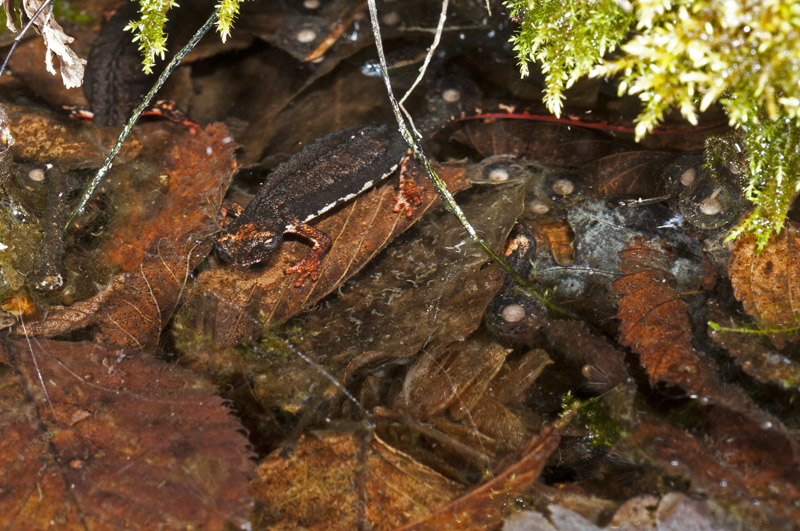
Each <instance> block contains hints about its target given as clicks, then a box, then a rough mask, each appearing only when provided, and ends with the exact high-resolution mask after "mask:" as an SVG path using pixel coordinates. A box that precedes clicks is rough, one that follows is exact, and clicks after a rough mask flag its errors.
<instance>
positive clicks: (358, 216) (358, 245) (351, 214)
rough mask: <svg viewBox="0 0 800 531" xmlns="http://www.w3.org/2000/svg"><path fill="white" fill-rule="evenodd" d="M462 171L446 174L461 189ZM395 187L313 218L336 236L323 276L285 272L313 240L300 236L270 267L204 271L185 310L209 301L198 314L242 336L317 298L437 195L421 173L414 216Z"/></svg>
mask: <svg viewBox="0 0 800 531" xmlns="http://www.w3.org/2000/svg"><path fill="white" fill-rule="evenodd" d="M463 173H464V172H463V170H460V169H456V168H452V167H450V168H448V169H447V170H446V171H445V170H442V177H443V178H445V179H446V181H447V182H448V186H449V187H450V189H451V190H452V191H456V190H459V189H462V188H464V187H466V186H467V184H466V182H465V181H464V180H463ZM395 187H396V183H395V182H394V181H391V182H388V183H386V184H384V185H382V186H380V187H379V188H376V189H374V190H371V191H369V192H367V193H366V194H363V195H361V196H359V197H358V198H356V199H355V200H354V201H353V202H351V203H349V204H347V205H345V206H344V208H342V209H341V210H337V211H336V212H335V213H333V214H332V215H330V216H328V217H325V218H324V219H322V220H321V221H319V222H318V223H315V226H316V227H317V228H319V229H320V230H322V231H324V232H325V233H327V234H328V235H329V236H331V238H332V240H333V242H332V246H331V249H330V251H329V252H328V253H327V254H326V255H325V256H324V257H323V259H322V264H321V265H320V268H319V279H318V280H317V281H314V282H311V281H308V280H307V281H306V282H305V283H304V284H303V286H302V287H300V288H295V287H294V282H295V278H293V277H292V276H289V275H286V274H284V270H285V269H286V267H287V266H290V265H292V264H295V263H297V262H298V261H300V259H302V257H303V256H305V254H306V253H308V250H309V247H308V246H307V245H306V244H302V243H299V242H284V244H283V245H282V246H281V249H280V250H279V251H278V252H276V253H275V254H274V255H273V256H272V258H271V259H270V261H269V262H268V263H267V265H266V267H264V268H252V269H244V270H243V269H236V268H232V267H228V268H224V269H216V270H211V271H206V272H204V273H202V274H201V275H200V276H199V279H198V286H197V289H196V290H195V292H194V293H193V295H192V299H191V300H190V301H189V303H188V304H187V306H186V312H185V313H184V314H183V318H189V317H191V312H192V311H196V310H197V309H202V308H205V309H206V311H210V312H211V315H208V316H202V315H201V316H196V317H195V318H196V319H197V320H198V322H207V320H209V319H210V320H213V322H214V325H213V331H214V335H215V337H216V340H217V341H218V342H221V343H226V344H236V343H241V342H243V341H246V340H247V339H249V338H250V337H252V336H254V335H257V334H260V333H261V332H262V331H263V330H264V328H265V327H266V326H268V325H272V324H277V323H281V322H283V321H285V320H286V319H288V318H289V317H291V316H293V315H295V314H297V313H299V312H300V311H301V310H302V309H304V308H307V307H309V306H311V305H313V304H315V303H316V302H318V301H319V300H321V299H322V298H323V297H325V296H326V295H327V294H329V293H330V292H331V291H332V290H334V289H335V288H336V286H338V285H340V284H341V283H342V282H344V281H345V280H346V279H348V278H349V277H351V276H352V275H354V274H355V273H356V272H357V271H358V270H359V269H361V268H362V267H363V266H364V264H366V263H367V262H368V261H369V260H370V259H372V257H374V256H375V255H376V254H377V253H378V252H379V251H380V250H381V249H382V248H384V247H385V246H386V245H388V244H389V242H391V241H392V240H393V239H394V238H395V237H396V236H397V235H399V234H400V233H401V232H403V231H404V230H406V229H407V228H409V227H410V226H411V225H412V224H413V223H414V222H416V220H417V219H419V217H420V216H422V214H424V213H425V212H426V211H427V210H428V209H429V208H430V207H431V206H433V205H434V204H435V203H437V202H438V196H437V195H436V192H435V191H434V190H433V187H432V186H431V184H430V182H429V181H428V180H427V179H426V178H424V177H420V179H419V187H420V195H421V197H422V201H423V204H422V205H421V206H420V207H419V208H417V209H416V210H415V212H414V216H413V217H411V218H408V217H406V216H405V214H403V213H394V212H392V209H393V207H394V204H395V203H394V201H395V195H396V189H395Z"/></svg>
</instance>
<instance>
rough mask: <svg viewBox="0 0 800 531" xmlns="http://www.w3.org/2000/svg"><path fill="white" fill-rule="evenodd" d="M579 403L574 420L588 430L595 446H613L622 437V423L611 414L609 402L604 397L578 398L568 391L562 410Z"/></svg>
mask: <svg viewBox="0 0 800 531" xmlns="http://www.w3.org/2000/svg"><path fill="white" fill-rule="evenodd" d="M575 404H578V412H577V413H576V414H575V419H574V422H577V423H579V424H581V425H582V426H583V427H584V428H585V429H586V430H587V431H588V432H589V437H590V439H591V441H592V444H593V445H594V446H597V447H600V448H611V447H612V446H614V444H615V443H616V442H617V441H618V440H619V439H620V438H621V437H622V432H623V430H622V424H621V423H620V422H619V421H617V420H615V419H614V417H612V416H611V412H610V410H609V407H608V404H606V402H605V401H604V400H603V398H602V397H599V396H598V397H593V398H589V399H587V400H582V401H581V400H578V399H577V398H575V396H574V395H573V394H572V392H567V394H565V395H564V396H563V397H562V398H561V410H562V411H569V410H571V409H572V408H573V407H574V406H575Z"/></svg>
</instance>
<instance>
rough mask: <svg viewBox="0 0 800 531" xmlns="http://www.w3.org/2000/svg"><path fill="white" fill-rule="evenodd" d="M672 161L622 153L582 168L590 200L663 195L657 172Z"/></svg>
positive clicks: (641, 153)
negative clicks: (592, 198) (589, 188)
mask: <svg viewBox="0 0 800 531" xmlns="http://www.w3.org/2000/svg"><path fill="white" fill-rule="evenodd" d="M674 158H675V155H674V154H672V153H666V152H663V151H623V152H621V153H614V154H611V155H606V156H605V157H601V158H597V159H595V160H592V161H590V162H587V163H586V164H584V165H583V166H582V167H581V169H582V170H584V171H586V172H588V174H589V176H588V181H589V182H590V183H591V184H592V186H591V190H592V197H594V198H597V199H603V198H606V197H629V198H634V199H637V198H649V197H656V196H659V195H662V194H663V193H664V181H663V179H662V178H661V170H662V169H663V168H664V166H666V165H667V164H668V163H669V162H670V161H672V160H673V159H674Z"/></svg>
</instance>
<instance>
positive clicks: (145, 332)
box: [19, 124, 235, 349]
mask: <svg viewBox="0 0 800 531" xmlns="http://www.w3.org/2000/svg"><path fill="white" fill-rule="evenodd" d="M170 128H171V126H170ZM173 133H174V131H173ZM147 138H148V140H149V141H157V140H163V135H161V134H153V135H150V136H148V137H147ZM176 138H177V139H178V140H176V142H175V144H173V145H170V144H165V146H166V150H165V151H166V153H165V154H164V156H163V159H159V160H162V164H161V165H158V166H157V167H154V168H150V171H149V172H145V171H143V168H144V167H146V165H145V163H141V164H139V165H137V168H138V169H139V170H140V171H142V173H143V174H144V175H141V174H140V175H137V176H131V178H130V179H125V180H122V181H121V182H115V186H116V188H117V190H116V191H115V193H116V195H117V196H118V198H119V200H120V201H121V202H122V204H123V205H124V206H125V207H126V208H127V210H122V209H121V208H119V209H118V210H117V215H116V216H114V217H113V219H112V221H111V222H110V224H109V227H108V229H107V231H106V232H105V233H104V234H103V236H102V240H101V244H100V246H99V248H98V249H97V251H96V253H97V255H96V256H98V257H100V258H101V259H102V260H104V261H106V262H107V263H109V264H110V265H113V266H116V268H117V269H120V270H122V271H123V272H124V273H123V274H121V275H118V276H116V277H114V279H113V280H112V281H111V283H110V285H109V287H108V288H106V289H105V290H104V291H103V292H101V293H99V294H97V295H95V296H94V297H92V298H91V299H89V300H87V301H83V302H81V303H76V304H74V305H72V306H70V307H67V308H64V309H61V310H56V311H52V312H50V313H49V314H48V316H47V318H46V319H44V320H43V321H40V322H38V323H33V324H31V325H29V326H28V328H27V331H26V332H24V333H27V334H30V335H41V336H46V337H52V336H54V335H57V334H63V333H65V332H68V331H71V330H76V329H80V328H83V327H85V326H87V325H95V326H97V327H98V329H99V331H100V333H101V334H102V335H103V337H104V340H105V341H107V342H109V343H111V344H116V345H124V346H130V347H137V348H142V349H150V348H152V347H154V346H155V345H156V344H157V343H158V340H159V337H160V334H161V331H162V330H163V328H164V326H165V325H166V323H167V322H168V321H169V319H170V318H171V316H172V313H173V312H174V311H175V309H176V307H177V304H178V301H179V299H180V296H181V294H182V291H183V290H184V288H185V285H186V283H187V281H188V279H189V275H190V273H191V272H192V270H193V269H194V268H195V267H196V265H197V264H198V263H199V262H200V261H201V260H203V259H204V258H205V256H206V255H207V253H208V251H209V250H210V248H211V245H212V241H211V239H210V236H211V235H213V233H214V232H215V231H216V229H215V227H216V210H217V208H218V207H219V204H220V203H221V201H222V197H223V195H224V193H225V189H226V188H227V186H228V184H229V183H230V179H231V177H232V176H233V172H234V169H235V168H234V159H233V143H232V139H231V137H230V136H228V133H227V129H226V128H225V127H224V126H223V125H222V124H212V125H210V126H208V127H207V128H206V129H205V131H198V132H196V133H195V134H190V133H188V132H184V133H183V134H181V135H178V136H177V137H176ZM145 145H148V144H145ZM152 151H154V152H156V153H159V150H158V148H156V147H154V148H153V149H152ZM143 191H144V193H147V194H148V200H146V201H144V200H142V198H141V197H139V196H140V194H141V193H142V192H143ZM19 333H20V334H23V332H22V331H21V330H20V331H19Z"/></svg>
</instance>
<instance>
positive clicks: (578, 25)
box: [506, 0, 800, 247]
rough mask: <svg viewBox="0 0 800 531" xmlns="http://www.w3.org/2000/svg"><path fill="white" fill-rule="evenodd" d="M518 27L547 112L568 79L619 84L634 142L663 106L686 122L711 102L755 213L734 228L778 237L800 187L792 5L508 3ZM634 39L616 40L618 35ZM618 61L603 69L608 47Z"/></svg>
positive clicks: (797, 7) (796, 10)
mask: <svg viewBox="0 0 800 531" xmlns="http://www.w3.org/2000/svg"><path fill="white" fill-rule="evenodd" d="M506 5H508V6H509V7H510V8H511V13H512V16H515V17H519V18H520V19H521V22H520V28H519V31H518V33H517V35H516V36H515V37H514V38H513V43H514V47H515V49H516V50H517V53H518V54H519V60H520V64H521V70H522V73H523V75H524V74H526V73H527V70H528V64H527V63H528V61H534V60H537V61H541V62H542V70H543V71H544V72H545V73H546V74H547V79H546V81H547V84H548V86H547V89H546V94H545V102H546V103H547V105H548V107H549V108H550V109H551V111H553V112H555V113H556V114H557V113H558V112H559V111H560V109H561V104H562V100H563V91H564V89H565V88H566V87H568V86H569V85H570V84H572V83H573V82H574V81H575V79H576V78H577V77H579V76H580V75H583V74H585V73H587V72H589V73H590V75H592V76H595V77H597V76H617V78H618V79H619V92H620V94H623V93H627V94H633V95H638V97H639V98H640V99H641V101H642V105H643V108H642V111H641V113H640V114H639V116H638V117H637V120H636V122H637V123H636V137H637V139H641V138H642V137H643V136H645V135H646V134H647V133H649V132H650V131H652V130H653V128H654V127H656V126H657V125H658V124H659V122H661V120H662V119H663V117H664V114H665V113H666V112H667V111H668V110H669V109H670V108H676V109H678V110H679V111H680V112H681V114H682V115H683V116H684V117H685V118H686V119H687V120H688V121H689V122H691V123H696V122H697V118H698V113H700V112H702V111H704V110H706V109H707V108H708V107H709V106H710V105H712V104H714V103H720V104H721V105H722V107H723V108H724V110H725V111H726V113H727V115H728V119H729V122H730V124H731V125H732V126H733V127H735V128H737V129H739V131H740V133H741V135H742V137H743V138H744V144H745V146H746V150H747V155H748V156H749V169H750V175H749V179H748V181H747V183H746V184H745V193H746V194H747V196H748V197H749V198H751V199H752V200H753V201H754V203H755V208H754V211H753V213H752V214H751V215H750V216H749V217H748V218H747V219H746V220H745V221H744V222H743V224H742V225H741V226H740V227H739V228H737V229H736V231H734V233H733V235H732V236H731V237H735V236H736V235H738V234H740V233H742V232H748V233H753V234H755V235H756V238H757V240H758V244H759V246H760V247H763V246H764V245H765V244H766V243H767V241H768V240H769V238H770V236H771V235H772V234H775V233H777V232H779V231H780V229H781V227H782V226H783V222H784V220H785V217H786V213H787V212H788V210H789V207H790V206H791V204H792V202H793V201H794V199H795V198H796V196H797V195H798V188H800V156H798V155H797V154H796V151H798V150H797V143H798V140H800V138H799V137H798V131H800V130H799V129H798V127H800V68H798V67H797V65H798V64H800V2H795V1H792V2H785V1H781V0H763V1H756V0H637V1H636V2H635V3H634V9H633V10H631V12H626V11H625V10H623V9H622V8H621V7H619V6H620V5H623V3H622V2H621V1H619V0H617V1H612V0H608V1H604V0H572V1H567V2H555V1H549V0H508V1H507V2H506ZM633 21H635V23H636V24H635V25H636V33H635V34H633V35H632V36H630V37H629V38H628V40H627V41H626V42H624V43H622V41H623V39H625V38H626V37H627V35H626V32H627V31H628V30H629V29H630V28H631V27H632V24H633ZM618 45H619V47H620V49H621V52H622V53H620V54H618V55H617V56H615V57H613V58H610V59H607V60H605V61H602V62H601V59H600V58H601V57H602V55H603V54H605V53H607V52H608V51H610V50H612V49H613V48H614V47H616V46H618Z"/></svg>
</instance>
